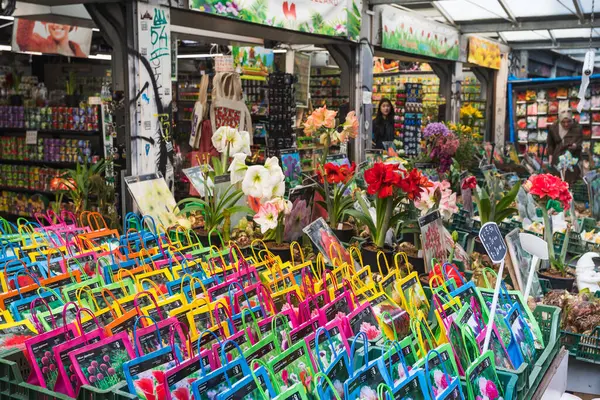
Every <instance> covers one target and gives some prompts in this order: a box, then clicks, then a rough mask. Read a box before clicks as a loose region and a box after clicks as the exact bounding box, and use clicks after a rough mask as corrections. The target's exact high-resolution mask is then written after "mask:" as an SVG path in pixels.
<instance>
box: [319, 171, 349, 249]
mask: <svg viewBox="0 0 600 400" xmlns="http://www.w3.org/2000/svg"><path fill="white" fill-rule="evenodd" d="M355 171H356V164H354V163H352V164H351V165H350V166H348V165H345V164H344V165H337V164H335V163H327V164H325V166H324V168H323V169H322V170H321V168H319V169H317V176H318V179H319V182H320V183H321V185H323V186H320V187H319V192H320V193H321V196H322V197H323V198H324V199H327V198H329V201H324V200H322V201H321V200H320V201H318V204H320V205H321V207H323V208H325V209H327V216H328V219H329V221H328V223H329V226H330V227H331V230H332V231H333V233H335V235H336V236H337V237H338V239H340V240H341V241H342V242H344V243H348V242H350V239H352V237H353V236H354V226H352V225H351V224H349V223H348V222H346V221H345V220H346V219H347V213H346V211H347V210H349V209H351V208H352V207H353V205H354V199H353V197H352V193H351V190H350V186H351V185H352V183H353V181H354V172H355ZM323 172H324V173H325V176H323ZM325 182H327V188H328V189H329V193H326V192H325V186H324V185H325Z"/></svg>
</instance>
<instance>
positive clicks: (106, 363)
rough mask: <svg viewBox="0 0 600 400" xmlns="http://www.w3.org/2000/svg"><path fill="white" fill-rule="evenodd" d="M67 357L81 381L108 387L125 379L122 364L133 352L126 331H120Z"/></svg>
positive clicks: (132, 355)
mask: <svg viewBox="0 0 600 400" xmlns="http://www.w3.org/2000/svg"><path fill="white" fill-rule="evenodd" d="M69 357H70V358H71V362H72V363H73V367H74V368H75V371H76V372H77V376H78V378H79V380H80V381H81V382H83V383H84V384H86V385H92V386H95V387H96V388H98V389H108V388H111V387H113V386H114V385H116V384H117V383H119V382H120V381H122V380H124V379H125V375H124V373H123V364H124V363H126V362H127V361H130V360H132V359H133V358H134V357H135V354H134V352H133V348H132V347H131V342H130V340H129V336H128V335H127V333H126V332H120V333H117V334H116V335H114V336H111V337H109V338H105V339H103V340H102V341H100V342H98V343H94V344H91V345H87V346H85V347H83V348H81V349H78V350H76V351H74V352H72V353H71V354H70V355H69Z"/></svg>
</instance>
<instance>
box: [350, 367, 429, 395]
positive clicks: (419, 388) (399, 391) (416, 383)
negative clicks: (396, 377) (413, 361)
mask: <svg viewBox="0 0 600 400" xmlns="http://www.w3.org/2000/svg"><path fill="white" fill-rule="evenodd" d="M369 394H370V393H369ZM376 396H377V395H376ZM361 397H362V396H361ZM374 398H377V397H374ZM409 399H410V400H430V397H429V395H428V394H427V383H426V382H425V375H424V373H423V370H422V369H416V370H413V371H411V375H410V378H408V379H407V380H404V381H403V382H401V383H400V385H399V386H398V387H397V388H396V389H394V400H409Z"/></svg>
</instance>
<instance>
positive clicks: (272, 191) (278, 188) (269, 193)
mask: <svg viewBox="0 0 600 400" xmlns="http://www.w3.org/2000/svg"><path fill="white" fill-rule="evenodd" d="M284 194H285V181H279V182H275V184H273V182H269V184H268V185H265V187H264V192H263V197H262V200H263V201H264V200H270V199H272V198H274V197H282V196H283V195H284Z"/></svg>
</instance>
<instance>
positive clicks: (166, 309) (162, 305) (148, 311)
mask: <svg viewBox="0 0 600 400" xmlns="http://www.w3.org/2000/svg"><path fill="white" fill-rule="evenodd" d="M157 304H158V309H157V308H156V307H155V306H154V304H151V305H149V306H147V307H142V314H144V315H147V316H149V317H150V318H152V319H153V320H155V321H157V320H158V319H160V315H159V313H158V310H159V309H160V311H161V312H162V314H163V315H169V313H170V312H171V311H172V310H174V309H176V308H179V307H181V306H183V304H184V302H183V300H182V299H181V296H180V295H175V296H171V297H169V298H167V299H165V300H159V301H158V302H157Z"/></svg>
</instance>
